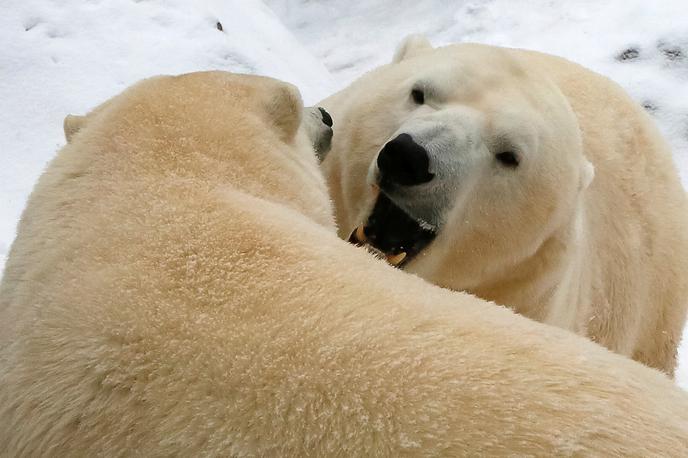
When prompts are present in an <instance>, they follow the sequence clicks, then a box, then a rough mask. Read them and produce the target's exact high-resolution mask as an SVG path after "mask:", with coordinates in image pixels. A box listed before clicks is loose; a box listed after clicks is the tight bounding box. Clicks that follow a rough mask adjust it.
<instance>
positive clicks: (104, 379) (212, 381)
mask: <svg viewBox="0 0 688 458" xmlns="http://www.w3.org/2000/svg"><path fill="white" fill-rule="evenodd" d="M301 111H302V107H301V102H300V98H299V95H298V92H297V91H296V90H295V89H294V88H293V87H291V86H289V85H286V84H284V83H280V82H277V81H274V80H270V79H267V78H258V77H248V76H239V75H231V74H226V73H222V72H208V73H197V74H189V75H182V76H179V77H159V78H154V79H151V80H147V81H144V82H142V83H140V84H138V85H136V86H134V87H132V88H130V89H128V90H127V91H125V92H124V93H122V94H121V95H119V96H117V97H115V98H113V99H111V100H110V101H109V102H106V103H105V104H103V105H101V106H100V107H99V108H97V109H96V110H94V112H92V113H91V114H89V115H88V116H86V117H85V118H74V117H70V118H68V119H67V121H66V123H65V132H66V134H67V136H68V138H69V144H68V145H67V146H66V147H65V148H64V149H63V150H62V151H61V152H60V153H59V154H58V156H57V157H56V158H55V160H54V161H53V162H52V163H51V164H50V166H49V167H48V169H47V170H46V172H45V174H44V175H43V176H42V177H41V179H40V181H39V183H38V184H37V186H36V188H35V190H34V192H33V194H32V196H31V198H30V199H29V202H28V205H27V208H26V210H25V212H24V214H23V217H22V221H21V223H20V226H19V228H18V237H17V239H16V242H15V243H14V245H13V247H12V250H11V253H10V256H9V260H8V262H7V269H6V272H5V275H4V277H3V280H2V284H1V285H0V419H2V421H0V456H74V455H83V456H102V455H107V456H132V455H142V456H342V455H348V456H401V455H413V456H419V455H426V456H440V455H446V456H458V455H462V454H463V455H465V454H475V455H489V456H495V455H553V454H554V455H585V456H590V455H597V456H599V455H609V454H618V455H639V456H669V455H672V454H675V455H676V456H686V455H688V397H687V396H686V393H684V392H682V391H681V390H680V389H678V388H676V387H675V386H673V384H672V382H671V381H670V380H669V379H668V378H667V377H666V376H664V375H663V374H660V373H659V372H657V371H654V370H651V369H648V368H646V367H644V366H642V365H640V364H637V363H635V362H633V361H630V360H628V359H627V358H623V357H621V356H618V355H615V354H612V353H610V352H608V351H607V350H605V349H603V348H601V347H599V346H597V345H594V344H592V343H591V342H589V341H587V340H586V339H583V338H581V337H578V336H575V335H573V334H571V333H568V332H566V331H562V330H560V329H557V328H554V327H551V326H545V325H542V324H541V323H536V322H533V321H531V320H528V319H526V318H523V317H520V316H518V315H516V314H514V313H512V312H511V311H509V310H506V309H505V308H502V307H498V306H496V305H494V304H491V303H488V302H486V301H483V300H480V299H477V298H475V297H473V296H470V295H467V294H464V293H457V292H452V291H448V290H444V289H441V288H437V287H436V286H433V285H430V284H428V283H426V282H425V281H423V280H421V279H419V278H414V277H411V276H409V275H407V274H405V273H404V272H400V271H399V270H397V269H394V268H392V267H390V266H389V265H387V264H386V263H384V262H382V261H380V260H378V259H376V258H374V257H373V256H371V255H370V254H368V253H367V252H366V251H365V250H362V249H359V248H356V247H354V246H351V245H350V244H348V243H346V242H344V241H342V240H340V239H339V238H338V237H337V236H336V234H335V227H334V219H333V215H332V212H331V208H330V202H329V197H328V195H327V189H326V186H325V180H324V178H323V177H322V176H321V175H320V174H319V169H318V164H317V160H316V157H315V155H314V154H313V149H314V148H313V146H316V147H317V148H319V149H320V153H321V154H322V153H324V152H325V149H326V144H327V139H328V138H329V137H330V135H329V134H330V132H329V127H328V126H326V125H325V124H323V121H328V122H331V121H330V120H329V118H327V117H326V116H324V114H322V113H321V112H320V110H311V111H309V112H306V114H305V116H302V115H301ZM319 113H320V114H319ZM334 122H335V125H336V122H337V120H336V118H335V120H334ZM407 277H408V278H407Z"/></svg>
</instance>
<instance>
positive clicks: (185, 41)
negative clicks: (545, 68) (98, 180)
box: [0, 0, 688, 389]
mask: <svg viewBox="0 0 688 458" xmlns="http://www.w3.org/2000/svg"><path fill="white" fill-rule="evenodd" d="M686 16H688V2H686V1H685V0H662V1H658V2H649V1H647V0H606V1H595V0H571V1H569V2H555V1H546V0H482V1H478V0H475V1H466V0H455V1H450V0H393V1H392V0H379V1H360V2H354V1H350V0H321V1H315V0H265V1H261V0H195V1H188V0H186V1H185V0H81V1H77V0H3V1H2V4H1V5H0V43H1V44H2V48H1V49H2V50H1V51H0V100H2V101H3V107H4V108H3V109H2V110H1V111H0V267H1V266H2V264H3V262H4V257H5V256H6V253H7V250H8V249H9V245H10V244H11V241H12V239H13V238H14V230H15V225H16V222H17V219H18V218H19V215H20V212H21V209H22V207H23V205H24V203H25V200H26V197H27V196H28V193H29V192H30V190H31V187H32V185H33V183H34V182H35V180H36V178H37V177H38V175H39V174H40V172H41V170H42V169H43V167H44V166H45V163H46V162H47V161H48V160H49V159H50V158H51V157H52V156H53V155H54V154H55V152H56V151H57V150H58V149H59V147H60V146H61V145H62V144H63V143H64V139H63V134H62V120H63V118H64V116H65V115H66V114H67V113H76V114H79V113H83V112H85V111H86V110H88V109H89V108H91V107H93V106H94V105H96V104H98V103H99V102H101V101H103V100H105V99H106V98H108V97H110V96H112V95H114V94H116V93H117V92H119V91H121V90H122V89H123V88H125V87H126V86H128V85H130V84H131V83H133V82H135V81H137V80H138V79H140V78H143V77H146V76H151V75H155V74H161V73H181V72H187V71H193V70H204V69H222V70H229V71H239V72H248V73H259V74H264V75H269V76H274V77H276V78H280V79H283V80H287V81H290V82H292V83H294V84H296V85H297V86H299V88H301V91H302V93H303V95H304V99H305V100H306V102H309V103H313V102H316V101H317V100H319V99H320V98H323V97H324V96H326V95H328V94H329V93H331V92H333V91H334V90H336V89H337V88H340V87H342V86H344V85H346V84H347V83H349V82H350V81H351V80H352V79H354V78H355V77H356V76H357V75H359V74H361V73H362V72H364V71H366V70H369V69H370V68H373V67H375V66H377V65H379V64H382V63H385V62H387V61H389V59H390V58H391V56H392V53H393V51H394V48H395V46H396V44H397V43H398V42H399V41H400V40H401V38H402V37H403V36H405V35H407V34H409V33H418V32H421V33H425V34H426V35H427V36H428V37H429V38H430V39H431V41H432V42H433V43H434V44H435V45H441V44H446V43H450V42H457V41H475V42H483V43H490V44H497V45H503V46H512V47H524V48H530V49H537V50H541V51H545V52H550V53H554V54H558V55H562V56H564V57H568V58H570V59H572V60H575V61H577V62H579V63H582V64H584V65H586V66H587V67H590V68H592V69H594V70H596V71H598V72H600V73H603V74H605V75H608V76H610V77H611V78H612V79H614V80H615V81H617V82H618V83H620V84H621V85H622V86H623V87H625V88H626V89H627V90H628V91H629V92H630V93H631V95H632V96H633V97H634V98H635V99H636V100H637V101H638V102H639V103H641V104H643V105H644V106H646V108H647V109H648V110H649V111H650V112H651V113H652V114H653V116H654V117H655V119H656V120H657V122H658V123H659V125H660V127H661V128H662V130H663V131H664V132H665V134H666V135H667V138H668V139H669V141H670V142H671V144H672V146H673V149H674V154H675V158H676V161H677V164H678V165H679V168H680V170H681V175H682V177H683V182H684V185H685V184H688V84H686V83H687V80H688V29H687V28H686V27H685V26H684V24H683V22H684V21H682V18H685V17H686ZM218 23H219V24H220V26H221V29H222V30H219V28H220V27H218ZM677 379H678V383H679V384H681V385H682V386H683V387H685V388H687V389H688V343H687V344H686V345H684V346H683V348H682V353H681V365H680V367H679V373H678V376H677Z"/></svg>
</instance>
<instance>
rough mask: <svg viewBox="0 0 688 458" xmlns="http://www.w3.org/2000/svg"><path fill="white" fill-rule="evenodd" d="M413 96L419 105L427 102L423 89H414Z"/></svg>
mask: <svg viewBox="0 0 688 458" xmlns="http://www.w3.org/2000/svg"><path fill="white" fill-rule="evenodd" d="M411 98H412V99H413V101H414V102H415V103H416V104H417V105H423V104H424V103H425V93H424V92H423V90H422V89H417V88H416V89H412V90H411Z"/></svg>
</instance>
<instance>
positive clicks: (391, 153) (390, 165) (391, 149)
mask: <svg viewBox="0 0 688 458" xmlns="http://www.w3.org/2000/svg"><path fill="white" fill-rule="evenodd" d="M377 167H378V169H379V170H380V185H381V186H382V187H383V188H384V186H385V184H398V185H403V186H412V185H414V184H421V183H427V182H428V181H430V180H432V178H433V177H434V176H435V175H434V174H432V173H430V172H429V170H428V169H429V168H430V158H429V157H428V152H427V151H425V148H423V147H422V146H420V145H419V144H418V143H416V142H414V141H413V138H412V137H411V136H410V135H409V134H400V135H399V136H397V137H396V138H394V139H392V140H390V141H389V142H387V144H386V145H385V146H384V147H383V148H382V151H380V154H379V155H378V156H377Z"/></svg>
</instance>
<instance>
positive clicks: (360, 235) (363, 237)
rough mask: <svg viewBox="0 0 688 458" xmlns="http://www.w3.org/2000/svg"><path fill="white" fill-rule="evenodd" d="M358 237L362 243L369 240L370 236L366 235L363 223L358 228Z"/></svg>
mask: <svg viewBox="0 0 688 458" xmlns="http://www.w3.org/2000/svg"><path fill="white" fill-rule="evenodd" d="M356 239H357V240H358V241H359V242H360V243H365V242H366V241H367V240H368V238H367V237H366V235H365V230H363V225H362V224H361V225H360V226H358V227H357V228H356Z"/></svg>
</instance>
